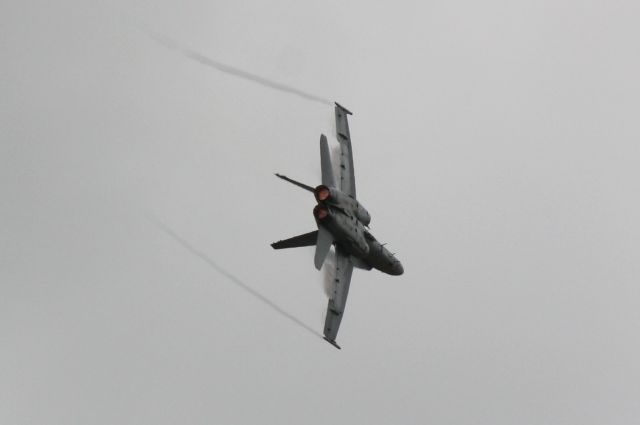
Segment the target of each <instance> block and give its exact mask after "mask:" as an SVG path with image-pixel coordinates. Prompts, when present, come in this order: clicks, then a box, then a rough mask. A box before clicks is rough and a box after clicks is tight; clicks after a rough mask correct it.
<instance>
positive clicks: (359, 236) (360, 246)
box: [271, 103, 404, 348]
mask: <svg viewBox="0 0 640 425" xmlns="http://www.w3.org/2000/svg"><path fill="white" fill-rule="evenodd" d="M347 115H351V112H350V111H348V110H347V109H346V108H344V107H343V106H342V105H340V104H338V103H336V106H335V119H336V137H337V139H338V141H339V143H340V158H339V166H340V168H339V169H340V173H339V182H340V185H339V186H340V187H339V188H338V185H337V183H336V178H335V176H334V174H333V166H332V162H331V154H330V150H329V145H328V142H327V138H326V137H325V136H324V135H321V136H320V164H321V165H320V169H321V181H322V184H321V185H320V186H318V187H316V188H315V189H312V188H311V186H308V185H306V184H304V183H300V182H298V181H295V180H293V179H291V178H289V177H286V176H283V175H281V174H278V173H276V176H278V177H279V178H281V179H283V180H285V181H287V182H289V183H292V184H294V185H296V186H298V187H301V188H303V189H305V190H307V191H309V192H313V193H314V195H315V198H316V200H317V201H318V205H316V207H315V208H314V210H313V214H314V217H315V220H316V223H317V226H318V230H317V232H311V233H306V234H304V235H299V236H294V237H292V238H289V239H286V240H282V241H278V242H275V243H273V244H271V246H272V247H273V248H274V249H283V248H296V247H305V246H309V245H310V242H311V239H310V236H312V235H313V236H315V237H316V244H315V245H316V251H315V256H314V265H315V267H316V269H318V270H320V268H321V267H322V264H323V263H324V261H325V258H326V257H327V254H328V253H329V249H330V248H331V246H332V245H335V247H336V249H335V253H336V261H335V274H334V278H333V282H332V290H331V291H330V297H329V303H328V306H327V314H326V320H325V326H324V335H325V339H326V340H327V341H328V342H329V343H331V344H332V345H333V346H335V347H336V348H340V346H339V345H338V344H337V343H336V337H337V335H338V329H339V328H340V323H341V322H342V316H343V314H344V311H345V307H346V303H347V295H348V294H349V287H350V284H351V275H352V272H353V268H354V266H357V267H358V268H360V269H363V270H371V269H372V268H375V269H377V270H380V271H382V272H384V273H388V274H391V275H401V274H403V273H404V268H403V267H402V264H401V263H400V261H399V260H398V259H397V258H396V257H395V255H393V254H391V253H390V252H389V251H388V250H387V248H386V247H385V246H383V245H382V244H380V243H379V242H378V241H377V240H376V238H375V237H373V235H372V234H371V232H370V231H369V230H368V229H366V228H365V226H368V225H369V222H370V221H371V215H370V214H369V212H368V211H367V210H366V209H365V208H364V207H362V205H360V203H359V202H358V201H357V199H356V182H355V172H354V166H353V148H352V145H351V135H350V132H349V123H348V121H347Z"/></svg>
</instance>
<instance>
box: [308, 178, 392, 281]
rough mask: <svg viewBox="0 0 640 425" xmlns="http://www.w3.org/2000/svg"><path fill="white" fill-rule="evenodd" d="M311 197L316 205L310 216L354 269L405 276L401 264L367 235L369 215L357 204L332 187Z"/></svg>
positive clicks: (325, 188)
mask: <svg viewBox="0 0 640 425" xmlns="http://www.w3.org/2000/svg"><path fill="white" fill-rule="evenodd" d="M314 195H315V197H316V200H317V201H318V205H316V207H315V208H314V209H313V216H314V217H315V219H316V223H317V224H318V226H322V227H324V228H325V229H327V230H328V231H329V232H330V233H331V234H332V235H333V237H334V240H335V243H336V244H339V245H340V246H341V247H342V248H343V249H344V250H345V251H347V252H348V253H349V254H350V255H351V256H353V257H355V258H356V259H358V260H359V261H354V264H355V265H356V267H360V268H366V269H371V268H375V269H377V270H380V271H381V272H383V273H387V274H390V275H401V274H402V273H404V268H403V267H402V263H400V261H399V260H398V259H397V258H396V257H395V256H394V255H393V254H392V253H391V252H389V250H388V249H387V248H386V247H385V246H384V245H383V244H381V243H380V242H378V241H377V240H376V238H375V237H374V236H373V235H372V234H371V232H369V230H368V229H367V227H366V226H368V224H369V223H370V222H371V215H370V214H369V212H368V211H367V210H366V209H365V208H364V207H363V206H362V205H360V203H359V202H358V201H356V200H355V199H353V198H351V197H350V196H348V195H346V194H345V193H343V192H341V191H340V190H338V189H336V188H334V187H331V188H330V187H327V186H324V185H320V186H318V187H316V188H315V190H314Z"/></svg>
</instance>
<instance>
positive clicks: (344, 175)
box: [336, 103, 356, 199]
mask: <svg viewBox="0 0 640 425" xmlns="http://www.w3.org/2000/svg"><path fill="white" fill-rule="evenodd" d="M347 115H351V112H349V111H348V110H347V109H346V108H344V107H343V106H341V105H340V104H338V103H336V137H337V139H338V142H340V190H341V191H342V192H344V193H346V194H347V195H349V196H351V197H352V198H354V199H355V198H356V177H355V173H354V170H353V150H352V149H351V135H350V134H349V122H348V121H347Z"/></svg>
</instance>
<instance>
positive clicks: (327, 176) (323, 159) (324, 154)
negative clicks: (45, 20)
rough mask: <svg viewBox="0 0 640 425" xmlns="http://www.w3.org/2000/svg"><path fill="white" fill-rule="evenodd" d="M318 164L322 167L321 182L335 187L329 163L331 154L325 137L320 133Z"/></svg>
mask: <svg viewBox="0 0 640 425" xmlns="http://www.w3.org/2000/svg"><path fill="white" fill-rule="evenodd" d="M320 165H321V167H322V184H323V185H325V186H327V187H336V183H335V179H334V178H333V167H332V165H331V154H330V153H329V143H327V138H326V136H325V135H324V134H322V135H320Z"/></svg>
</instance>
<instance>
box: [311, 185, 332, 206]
mask: <svg viewBox="0 0 640 425" xmlns="http://www.w3.org/2000/svg"><path fill="white" fill-rule="evenodd" d="M314 194H315V195H316V199H317V200H318V202H323V201H326V200H327V199H329V198H330V197H331V191H330V190H329V188H328V187H327V186H324V185H320V186H318V187H316V190H315V192H314Z"/></svg>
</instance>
